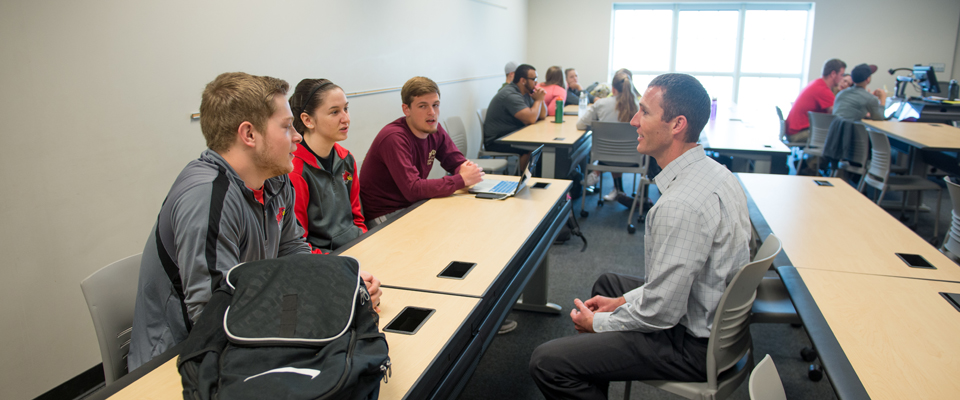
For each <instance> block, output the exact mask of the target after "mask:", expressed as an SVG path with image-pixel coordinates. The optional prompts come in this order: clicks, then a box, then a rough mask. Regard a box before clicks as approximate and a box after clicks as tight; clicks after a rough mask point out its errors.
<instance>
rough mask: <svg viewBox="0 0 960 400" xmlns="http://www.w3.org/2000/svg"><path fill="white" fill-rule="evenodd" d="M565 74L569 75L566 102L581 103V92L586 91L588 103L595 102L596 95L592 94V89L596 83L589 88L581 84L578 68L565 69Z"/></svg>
mask: <svg viewBox="0 0 960 400" xmlns="http://www.w3.org/2000/svg"><path fill="white" fill-rule="evenodd" d="M563 73H564V75H565V76H566V77H567V101H565V102H564V103H566V104H580V92H584V94H586V95H587V100H588V103H590V104H593V102H594V100H595V99H594V97H593V95H591V94H590V90H591V89H593V88H594V87H595V86H596V83H594V84H593V85H590V87H588V88H584V87H583V86H581V85H580V77H579V76H578V75H577V70H576V69H573V68H567V69H566V70H564V71H563Z"/></svg>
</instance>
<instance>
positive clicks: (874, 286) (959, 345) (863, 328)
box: [797, 268, 960, 399]
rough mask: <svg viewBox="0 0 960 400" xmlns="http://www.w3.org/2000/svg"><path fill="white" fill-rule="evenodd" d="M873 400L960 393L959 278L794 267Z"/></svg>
mask: <svg viewBox="0 0 960 400" xmlns="http://www.w3.org/2000/svg"><path fill="white" fill-rule="evenodd" d="M797 271H798V272H799V275H800V276H801V277H802V278H803V282H804V283H805V284H806V287H807V288H808V290H809V291H810V294H811V296H812V297H813V298H814V299H816V302H817V307H818V308H819V309H820V312H821V313H822V314H823V318H824V319H825V320H826V322H827V323H828V324H829V325H830V329H831V330H832V331H833V335H834V336H835V337H836V339H837V341H838V342H839V344H840V346H841V347H842V348H843V353H845V355H846V358H847V359H848V360H849V361H850V364H851V365H852V367H853V369H854V370H855V371H856V374H857V376H858V377H859V378H860V381H861V383H862V384H863V386H864V388H865V389H866V392H867V394H868V395H869V396H870V398H871V399H949V398H956V397H957V394H958V393H960V379H957V374H958V373H960V340H957V334H958V332H960V311H958V310H957V309H956V308H954V307H953V306H952V305H950V303H948V302H947V301H946V300H945V299H944V298H943V297H942V296H941V295H940V294H939V292H949V293H960V283H955V282H938V281H930V280H921V279H904V278H897V277H886V276H873V275H862V274H850V273H843V272H834V271H821V270H815V269H809V268H797Z"/></svg>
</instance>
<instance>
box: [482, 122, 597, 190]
mask: <svg viewBox="0 0 960 400" xmlns="http://www.w3.org/2000/svg"><path fill="white" fill-rule="evenodd" d="M577 119H578V117H577V116H576V115H564V116H563V123H560V124H558V123H556V122H553V121H554V118H553V117H547V119H544V120H541V121H537V122H536V123H534V124H532V125H527V126H525V127H523V128H521V129H520V130H518V131H516V132H513V133H511V134H509V135H506V136H504V137H501V138H500V139H497V140H498V141H500V142H503V143H506V144H509V145H511V146H514V147H519V148H525V149H530V150H533V149H535V148H537V147H539V146H540V145H544V148H543V155H541V159H542V160H541V162H540V165H541V166H542V169H541V171H542V174H541V175H542V176H543V177H544V178H559V179H563V178H566V176H567V174H568V173H569V172H570V171H571V170H572V169H573V167H574V166H576V165H577V164H579V163H580V162H581V161H583V160H585V159H586V157H587V156H588V155H590V147H591V145H592V141H591V140H590V137H591V134H590V131H582V130H579V129H577Z"/></svg>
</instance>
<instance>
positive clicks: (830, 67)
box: [820, 58, 847, 78]
mask: <svg viewBox="0 0 960 400" xmlns="http://www.w3.org/2000/svg"><path fill="white" fill-rule="evenodd" d="M846 68H847V63H845V62H843V61H840V59H839V58H831V59H829V60H827V62H825V63H823V71H822V72H823V73H822V74H820V75H821V76H822V77H824V78H826V77H828V76H830V74H832V73H833V72H834V71H836V72H837V73H840V70H841V69H846Z"/></svg>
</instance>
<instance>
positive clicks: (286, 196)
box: [127, 72, 380, 371]
mask: <svg viewBox="0 0 960 400" xmlns="http://www.w3.org/2000/svg"><path fill="white" fill-rule="evenodd" d="M288 88H289V85H288V84H287V82H285V81H283V80H280V79H277V78H271V77H268V76H252V75H248V74H245V73H242V72H232V73H225V74H221V75H220V76H218V77H217V78H216V79H214V80H213V82H210V83H209V84H207V87H206V89H204V91H203V97H202V99H201V101H200V130H201V131H202V132H203V137H204V138H205V139H206V141H207V149H206V150H204V151H203V153H201V154H200V158H199V159H197V160H194V161H191V162H190V163H189V164H187V166H186V167H184V169H183V171H182V172H180V176H178V177H177V179H176V181H174V183H173V186H172V187H171V188H170V192H169V193H168V194H167V197H166V199H165V200H164V202H163V205H162V206H161V208H160V215H159V216H157V223H156V225H154V227H153V229H151V230H150V236H149V237H148V239H147V243H146V245H145V246H144V248H143V257H142V259H141V262H140V278H139V282H138V284H137V299H136V304H135V306H134V312H133V331H132V333H131V338H130V353H129V355H128V357H127V367H128V370H129V371H133V370H135V369H137V367H139V366H140V365H143V364H144V363H146V362H147V361H150V360H151V359H152V358H154V357H156V356H157V355H159V354H161V353H163V352H164V351H166V350H167V349H169V348H171V347H173V346H174V345H176V344H177V343H180V342H181V341H183V340H184V339H186V338H187V335H188V333H189V331H190V328H191V326H192V325H193V321H196V320H197V318H198V317H199V316H200V313H201V312H203V308H204V306H205V305H206V304H207V302H208V301H209V300H210V297H211V296H212V295H213V291H214V290H215V289H217V288H218V287H219V286H220V285H221V283H222V282H223V277H224V276H225V275H226V272H227V271H229V270H230V269H231V268H233V267H234V266H236V265H237V264H240V263H243V262H248V261H257V260H264V259H272V258H277V257H281V256H285V255H290V254H299V253H309V252H310V246H308V245H307V242H305V241H304V240H303V229H301V228H300V225H298V224H297V221H296V219H295V218H294V216H293V215H294V213H293V208H294V191H293V186H291V185H290V179H289V178H288V177H287V174H288V173H289V172H290V171H293V163H292V160H293V152H294V151H295V150H296V148H297V143H300V140H301V136H300V134H299V133H297V131H296V130H295V129H294V128H293V114H292V113H291V112H290V106H289V104H287V101H286V99H285V98H284V96H285V95H286V94H287V89H288ZM264 216H266V219H264ZM361 276H362V277H363V281H364V283H365V284H366V286H367V289H368V290H369V292H370V295H371V298H372V299H373V302H374V304H378V303H379V301H380V289H379V287H380V281H378V280H377V279H376V278H374V277H373V276H371V275H370V274H368V273H366V272H362V271H361Z"/></svg>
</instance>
